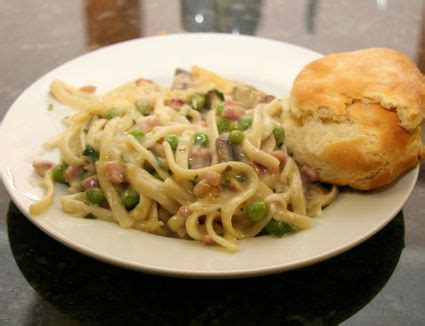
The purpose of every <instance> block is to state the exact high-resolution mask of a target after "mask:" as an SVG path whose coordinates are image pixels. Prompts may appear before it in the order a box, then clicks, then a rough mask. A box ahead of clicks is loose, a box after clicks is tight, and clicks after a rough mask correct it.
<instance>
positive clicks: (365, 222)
mask: <svg viewBox="0 0 425 326" xmlns="http://www.w3.org/2000/svg"><path fill="white" fill-rule="evenodd" d="M318 57H320V54H319V53H316V52H313V51H311V50H308V49H305V48H301V47H298V46H294V45H291V44H287V43H283V42H277V41H272V40H266V39H261V38H255V37H247V36H232V35H224V34H180V35H170V36H159V37H152V38H143V39H138V40H134V41H129V42H125V43H121V44H117V45H113V46H110V47H106V48H103V49H100V50H98V51H94V52H91V53H88V54H86V55H83V56H81V57H79V58H77V59H74V60H72V61H70V62H68V63H66V64H64V65H62V66H60V67H58V68H56V69H55V70H53V71H51V72H49V73H48V74H46V75H44V76H43V77H41V78H40V79H39V80H37V81H36V82H35V83H34V84H32V85H31V86H30V87H29V88H28V89H27V90H26V91H25V92H23V93H22V95H21V96H20V97H19V98H18V99H17V100H16V101H15V103H14V104H13V105H12V107H11V108H10V109H9V111H8V113H7V114H6V116H5V118H4V120H3V123H2V127H1V131H0V153H1V156H0V164H1V174H2V179H3V182H4V185H5V187H6V189H7V191H8V192H9V194H10V196H11V197H12V199H13V201H14V202H15V203H16V205H17V206H18V207H19V209H20V210H21V211H22V213H24V214H25V215H26V216H27V217H28V218H29V220H30V221H31V222H33V223H34V224H35V225H36V226H37V227H39V228H40V229H41V230H43V231H44V232H46V233H47V234H49V235H50V236H52V237H53V238H55V239H56V240H58V241H60V242H61V243H63V244H65V245H67V246H69V247H71V248H73V249H75V250H77V251H79V252H81V253H83V254H86V255H89V256H91V257H94V258H96V259H99V260H103V261H105V262H108V263H111V264H114V265H118V266H122V267H126V268H131V269H135V270H140V271H144V272H148V273H155V274H162V275H170V276H178V277H196V278H232V277H248V276H256V275H262V274H268V273H276V272H281V271H286V270H290V269H294V268H299V267H302V266H306V265H309V264H313V263H316V262H318V261H321V260H324V259H327V258H329V257H332V256H335V255H337V254H339V253H341V252H343V251H345V250H347V249H349V248H351V247H353V246H355V245H357V244H359V243H360V242H362V241H364V240H365V239H367V238H368V237H370V236H372V235H373V234H374V233H376V232H377V231H378V230H380V229H381V228H382V227H384V226H385V225H386V224H387V223H388V222H389V221H390V220H391V219H392V217H394V215H395V214H396V213H397V212H398V211H399V210H400V209H401V207H402V206H403V204H404V203H405V201H406V200H407V198H408V196H409V194H410V193H411V191H412V189H413V187H414V185H415V182H416V179H417V175H418V170H419V169H418V168H416V169H414V170H412V171H411V172H409V173H408V174H406V175H404V176H403V177H402V178H400V179H399V180H398V181H397V182H395V183H394V184H393V185H391V186H390V187H388V188H385V189H383V190H380V191H374V192H369V193H359V192H343V193H342V194H341V195H340V196H339V197H338V198H337V200H336V201H335V202H334V203H332V204H331V205H330V206H329V207H328V208H326V209H325V213H324V214H323V216H321V217H319V218H316V219H315V221H314V225H313V227H312V228H310V229H308V230H305V231H302V232H298V233H296V234H294V235H291V236H288V237H286V238H282V239H277V238H273V237H270V236H261V237H258V238H254V239H248V240H243V241H241V242H240V251H239V252H237V253H228V252H226V251H224V250H222V249H220V248H218V247H214V246H204V245H202V244H200V243H198V242H195V241H188V240H179V239H172V238H165V237H161V236H157V235H152V234H147V233H144V232H140V231H136V230H127V229H121V228H120V227H118V226H117V225H115V224H112V223H107V222H101V221H94V220H86V219H77V218H74V217H71V216H67V215H66V214H64V213H63V212H62V211H61V209H60V205H59V202H58V200H57V199H58V198H59V197H60V194H59V195H58V196H56V202H55V204H54V205H53V207H51V208H50V209H49V210H48V211H47V212H46V213H44V214H43V215H42V216H38V217H31V216H29V213H28V207H29V205H30V204H31V203H32V202H33V201H34V200H36V199H38V198H40V197H41V195H42V190H41V189H40V188H39V187H38V180H39V179H38V178H37V177H36V176H34V173H33V172H32V167H31V162H32V161H33V160H34V159H35V158H38V157H40V155H42V153H43V152H42V151H41V149H40V145H41V144H42V143H43V141H45V140H46V139H48V138H49V137H51V136H53V135H55V134H57V133H59V132H60V131H61V130H62V124H61V119H62V118H63V117H64V116H66V115H68V114H71V113H72V112H73V111H72V110H71V109H68V108H66V107H63V106H61V105H59V104H55V109H54V110H51V111H49V110H47V107H48V103H50V102H51V101H52V100H51V99H49V97H48V90H49V84H50V82H51V81H52V80H53V79H61V80H63V81H66V82H68V83H70V84H73V85H81V86H82V85H87V84H92V85H97V86H98V91H99V93H102V92H106V91H108V90H110V89H112V88H114V87H116V86H118V85H120V84H122V83H124V82H127V81H129V80H132V79H135V78H138V77H145V78H149V79H153V80H155V81H157V82H160V83H165V84H169V83H170V82H171V80H172V77H173V72H174V69H175V68H176V67H182V68H190V67H191V66H192V65H194V64H196V65H199V66H201V67H205V68H207V69H210V70H213V71H215V72H217V73H219V74H222V75H223V76H226V77H229V78H233V79H237V80H241V81H245V82H247V83H250V84H252V85H255V86H256V87H257V88H259V89H262V90H265V91H267V92H269V93H271V94H274V95H276V96H285V95H287V94H288V91H289V90H290V87H291V84H292V82H293V80H294V78H295V76H296V74H297V73H298V72H299V71H300V69H301V68H302V67H303V66H304V65H305V64H307V63H309V62H310V61H312V60H314V59H316V58H318ZM49 155H51V156H53V158H55V156H56V159H58V156H57V153H50V154H49ZM64 190H65V189H61V190H60V191H62V193H63V192H64Z"/></svg>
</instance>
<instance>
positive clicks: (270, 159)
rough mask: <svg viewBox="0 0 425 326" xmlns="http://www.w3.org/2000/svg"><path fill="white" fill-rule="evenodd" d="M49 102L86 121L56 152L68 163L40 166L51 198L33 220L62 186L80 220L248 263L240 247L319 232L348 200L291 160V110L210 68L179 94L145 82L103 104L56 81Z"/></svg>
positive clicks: (89, 91)
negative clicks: (263, 237) (188, 243)
mask: <svg viewBox="0 0 425 326" xmlns="http://www.w3.org/2000/svg"><path fill="white" fill-rule="evenodd" d="M50 91H51V94H52V96H53V97H54V98H55V99H56V100H58V101H59V102H61V103H62V104H65V105H67V106H70V107H72V108H74V109H76V110H78V113H76V114H75V115H74V116H71V117H69V118H67V119H66V121H65V124H66V129H65V131H64V132H63V133H61V134H60V135H58V136H56V137H55V138H53V139H52V140H49V141H47V142H46V144H45V148H48V149H49V150H50V149H53V148H58V149H59V152H60V155H61V159H62V162H60V163H57V164H54V163H52V162H46V161H37V162H34V164H33V165H34V168H35V170H36V172H38V173H39V174H40V175H44V178H43V181H42V185H43V186H44V187H45V188H46V194H45V197H44V198H42V199H41V200H40V201H38V202H36V203H34V204H33V205H32V206H31V207H30V213H31V214H33V215H38V214H41V213H42V212H43V211H45V210H46V209H47V208H48V207H49V206H50V205H51V204H52V202H53V196H54V192H55V185H54V184H55V181H56V182H59V183H64V184H67V185H68V186H69V188H68V190H69V192H70V194H69V195H66V196H63V197H62V198H61V205H62V208H63V210H64V211H65V212H67V213H69V214H72V215H74V216H77V217H82V218H84V217H85V218H94V219H99V220H104V221H109V222H115V223H118V224H119V225H120V226H121V227H123V228H135V229H139V230H142V231H145V232H151V233H156V234H159V235H166V236H173V237H178V238H184V239H193V240H197V241H201V242H203V243H205V244H217V245H219V246H222V247H224V248H226V249H228V250H230V251H237V250H238V240H240V239H244V238H249V237H255V236H257V235H259V234H262V233H270V234H272V235H276V236H282V235H284V234H287V233H290V232H293V231H296V230H299V229H305V228H308V227H310V226H311V224H312V218H311V217H314V216H317V215H320V213H321V211H322V208H323V207H324V206H326V205H328V204H330V203H331V202H332V201H333V199H334V198H335V197H336V195H337V188H336V187H333V188H332V189H330V190H328V189H327V188H326V187H324V186H322V185H320V184H318V183H316V182H314V181H315V180H314V171H312V170H311V169H309V168H308V167H302V168H301V169H300V168H299V167H298V166H297V164H296V163H295V161H294V160H293V159H292V158H291V157H290V155H289V154H288V153H287V150H286V147H285V142H284V131H283V129H282V127H281V123H282V121H281V119H282V118H281V117H282V111H283V110H284V109H285V103H284V102H283V101H282V100H279V99H276V98H274V97H272V96H270V95H266V94H264V93H262V92H260V91H258V90H256V89H255V88H253V87H250V86H247V85H244V84H240V83H237V82H234V81H231V80H227V79H224V78H222V77H220V76H218V75H216V74H213V73H211V72H208V71H206V70H203V69H201V68H199V67H194V68H192V71H191V72H188V71H182V70H178V71H177V73H176V77H175V79H174V82H173V86H172V87H171V88H167V87H164V86H161V85H158V84H156V83H154V82H153V81H150V80H145V79H138V80H136V81H132V82H129V83H127V84H125V85H123V86H121V87H119V88H117V89H115V90H113V91H111V92H110V93H107V94H106V95H103V96H99V95H96V94H95V92H94V87H82V88H80V89H79V88H76V87H73V86H70V85H68V84H66V83H64V82H61V81H58V80H56V81H54V82H53V83H52V84H51V89H50ZM300 171H301V172H300ZM304 172H306V173H304Z"/></svg>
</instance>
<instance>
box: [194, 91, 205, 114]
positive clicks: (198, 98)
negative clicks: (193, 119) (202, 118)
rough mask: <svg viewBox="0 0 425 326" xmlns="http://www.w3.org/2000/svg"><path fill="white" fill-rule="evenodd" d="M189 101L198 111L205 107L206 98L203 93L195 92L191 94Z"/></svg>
mask: <svg viewBox="0 0 425 326" xmlns="http://www.w3.org/2000/svg"><path fill="white" fill-rule="evenodd" d="M191 102H192V107H193V108H194V109H195V110H198V111H200V110H202V109H203V108H205V105H206V104H207V99H206V97H205V95H203V94H199V93H196V94H193V96H192V99H191Z"/></svg>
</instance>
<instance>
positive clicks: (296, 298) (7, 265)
mask: <svg viewBox="0 0 425 326" xmlns="http://www.w3.org/2000/svg"><path fill="white" fill-rule="evenodd" d="M423 18H424V11H423V3H422V1H420V0H409V1H405V0H376V1H372V0H361V1H360V0H359V1H351V0H342V1H337V0H316V1H315V0H301V1H279V0H263V1H262V0H246V1H243V0H234V1H226V0H221V1H220V0H215V1H214V0H180V1H177V0H168V1H166V0H154V1H151V0H115V1H113V0H85V1H83V0H78V1H77V0H74V1H69V0H31V1H30V0H22V1H8V0H0V75H1V78H0V118H2V117H3V116H4V114H5V113H6V111H7V110H8V108H9V106H10V105H11V104H12V102H13V101H14V100H15V99H16V97H17V96H19V94H20V93H21V92H22V91H23V90H24V89H25V88H26V87H28V86H29V85H30V84H31V83H32V82H33V81H35V80H36V79H37V78H38V77H39V76H41V75H42V74H44V73H46V72H47V71H49V70H51V69H52V68H54V67H56V66H57V65H59V64H62V63H64V62H66V61H68V60H70V59H72V58H74V57H76V56H78V55H80V54H82V53H85V52H87V51H90V50H93V49H95V48H98V47H102V46H105V45H108V44H112V43H116V42H120V41H123V40H127V39H133V38H139V37H145V36H151V35H159V34H166V33H176V32H198V31H218V32H225V33H227V32H232V33H241V34H252V35H257V36H262V37H267V38H272V39H276V40H282V41H286V42H290V43H294V44H297V45H300V46H304V47H308V48H311V49H313V50H316V51H319V52H323V53H330V52H335V51H346V50H352V49H358V48H365V47H375V46H385V47H391V48H394V49H397V50H400V51H402V52H404V53H406V54H407V55H408V56H409V57H410V58H411V59H412V60H413V61H415V62H416V63H417V64H418V66H419V67H420V68H424V67H425V60H424V58H425V56H424V52H423V51H422V49H423V47H424V44H425V43H424V40H425V39H424V31H425V30H424V26H425V25H424V20H423ZM422 70H423V69H422ZM5 154H6V153H0V155H5ZM423 170H424V167H423V166H422V167H421V173H420V176H419V179H418V182H417V185H416V187H415V189H414V191H413V193H412V195H411V197H410V199H409V200H408V201H407V203H406V204H405V206H404V208H403V213H400V214H398V215H397V217H396V218H394V219H393V221H392V222H391V223H390V224H388V225H387V226H386V227H385V228H384V229H383V230H382V231H381V232H379V233H378V234H376V235H375V236H374V237H372V238H371V239H369V240H368V241H366V242H364V243H363V244H361V245H359V246H358V247H356V248H354V249H352V250H350V251H348V252H346V253H344V254H342V255H340V256H338V257H335V258H333V259H330V260H328V261H325V262H323V263H320V264H317V265H314V266H311V267H307V268H304V269H301V270H297V271H292V272H287V273H282V274H278V275H273V276H267V277H259V278H254V279H245V280H233V281H206V280H197V281H196V280H178V279H172V278H165V277H157V276H150V275H145V274H142V273H136V272H131V271H126V270H122V269H119V268H116V267H113V266H109V265H106V264H103V263H100V262H98V261H95V260H93V259H91V258H88V257H85V256H83V255H80V254H78V253H76V252H74V251H72V250H70V249H68V248H66V247H64V246H62V245H61V244H59V243H58V242H56V241H55V240H53V239H51V238H50V237H49V236H47V235H45V234H44V233H42V232H41V231H39V230H38V229H37V228H35V227H34V226H33V225H32V224H31V223H30V222H29V221H28V220H27V219H26V218H25V217H24V216H23V215H22V214H21V213H20V212H19V211H18V209H17V208H16V206H15V205H14V204H13V203H12V202H11V201H10V198H9V196H8V195H7V193H6V191H5V190H4V188H3V187H2V186H0V265H1V267H0V302H1V304H0V324H2V325H3V324H4V325H32V324H36V325H57V324H61V325H62V324H63V325H75V324H97V323H104V322H108V323H112V324H114V323H123V324H124V323H131V322H139V323H140V322H143V323H145V324H165V325H169V324H170V325H171V324H189V325H203V324H207V325H210V324H211V325H212V324H237V325H239V324H244V325H251V324H252V325H254V324H259V323H260V322H262V323H264V324H294V325H328V324H338V323H343V324H344V325H401V324H404V325H420V324H422V325H423V324H425V282H423V281H424V276H425V237H424V235H423V233H424V231H425V219H424V216H423V215H424V212H423V209H424V208H425V204H424V202H425V173H424V172H425V171H423Z"/></svg>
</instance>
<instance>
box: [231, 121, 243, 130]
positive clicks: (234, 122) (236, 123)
mask: <svg viewBox="0 0 425 326" xmlns="http://www.w3.org/2000/svg"><path fill="white" fill-rule="evenodd" d="M240 129H241V128H240V127H239V123H238V122H237V121H233V122H231V123H230V127H229V131H232V130H240Z"/></svg>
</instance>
